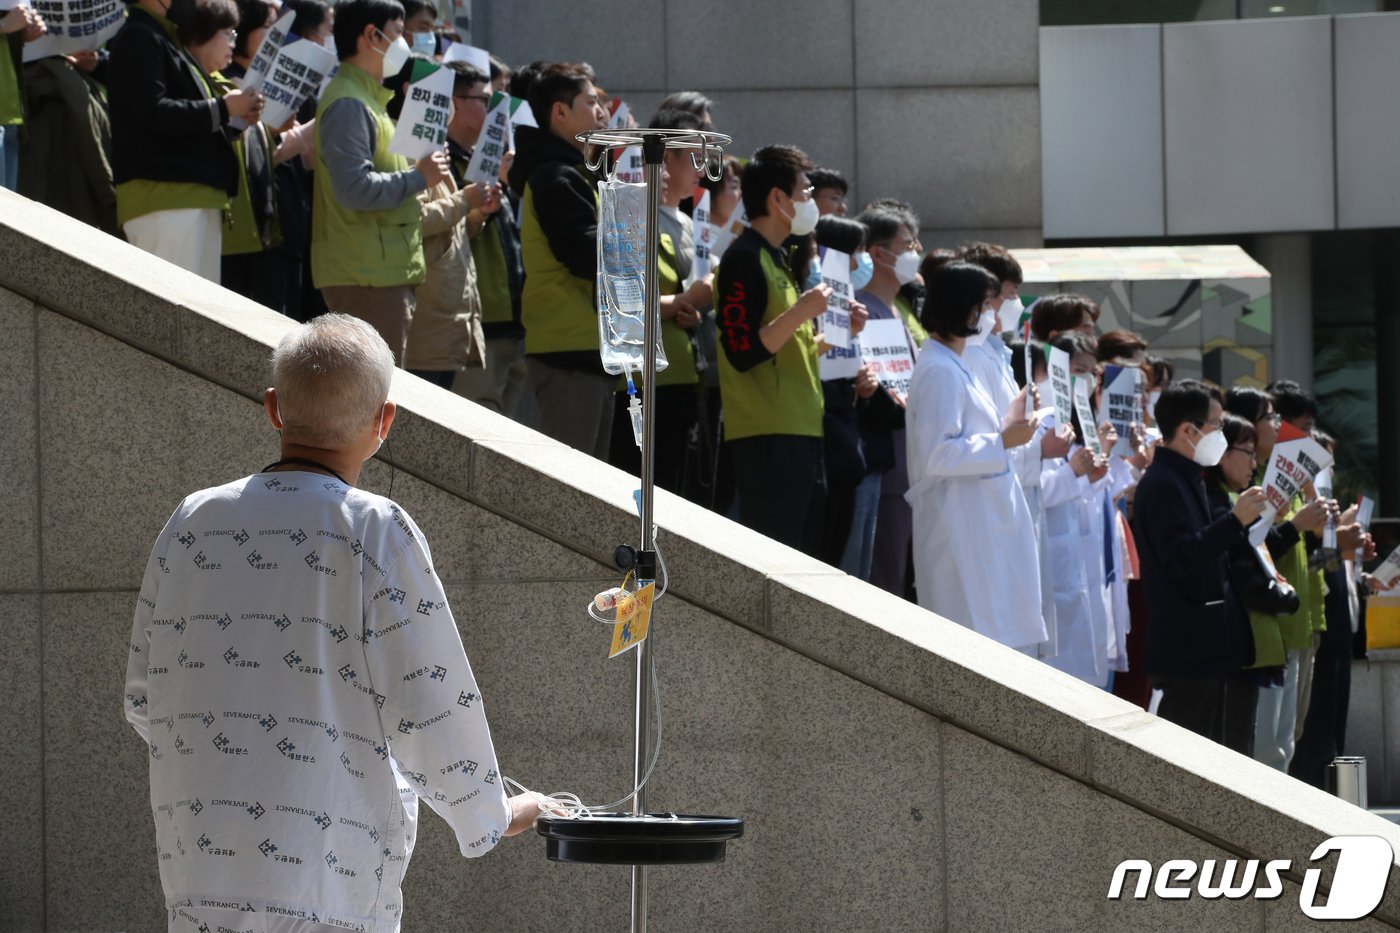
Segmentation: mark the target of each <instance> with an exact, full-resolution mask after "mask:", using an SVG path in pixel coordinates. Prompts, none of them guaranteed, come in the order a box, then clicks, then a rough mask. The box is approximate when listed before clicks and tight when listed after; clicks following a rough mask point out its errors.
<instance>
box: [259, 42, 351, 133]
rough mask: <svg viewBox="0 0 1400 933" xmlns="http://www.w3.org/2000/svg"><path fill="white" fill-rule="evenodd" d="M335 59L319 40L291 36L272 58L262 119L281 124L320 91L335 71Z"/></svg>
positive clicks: (267, 122) (264, 90) (276, 124)
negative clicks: (329, 75) (311, 40)
mask: <svg viewBox="0 0 1400 933" xmlns="http://www.w3.org/2000/svg"><path fill="white" fill-rule="evenodd" d="M335 66H336V59H335V54H334V53H332V52H331V51H330V50H329V49H327V48H326V47H325V46H323V45H321V44H320V43H319V42H310V41H308V40H306V39H298V38H296V37H295V36H293V37H291V38H290V39H289V40H288V41H287V43H286V44H285V45H283V46H282V48H281V49H279V50H278V51H277V55H276V56H275V57H274V58H273V60H272V67H271V68H270V69H269V70H268V74H267V78H266V79H265V80H264V81H263V83H262V89H261V90H262V95H263V112H262V122H263V123H265V124H266V125H268V126H282V125H283V124H284V123H286V122H287V121H288V120H290V119H291V118H292V117H293V116H295V115H296V112H297V111H298V110H300V109H301V105H302V104H304V103H306V101H307V99H308V98H310V97H311V96H312V95H314V94H317V93H319V91H320V88H321V86H322V84H324V83H325V81H326V76H327V75H328V74H330V72H332V71H333V70H335Z"/></svg>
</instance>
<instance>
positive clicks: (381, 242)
mask: <svg viewBox="0 0 1400 933" xmlns="http://www.w3.org/2000/svg"><path fill="white" fill-rule="evenodd" d="M393 96H394V95H393V92H392V91H390V90H388V89H387V88H385V87H383V86H382V85H381V84H380V83H379V82H378V81H376V80H375V79H374V78H372V77H370V75H369V74H368V73H367V72H365V71H364V70H363V69H360V68H357V67H355V66H354V65H350V64H342V65H341V67H340V70H339V71H337V72H336V73H335V77H334V78H332V79H331V83H330V86H329V87H327V88H326V93H325V94H324V95H323V96H322V97H321V102H320V104H318V105H317V107H316V116H317V120H316V175H315V186H314V190H313V196H312V211H311V278H312V281H314V282H315V283H316V287H317V288H325V287H326V286H328V285H367V286H381V287H382V286H390V285H419V284H422V282H423V281H424V280H425V279H426V278H427V274H428V273H427V265H426V263H425V262H424V259H423V222H422V209H421V207H420V205H419V203H418V198H417V197H416V196H414V195H409V196H408V197H406V198H404V200H403V203H401V204H399V205H398V206H396V207H392V208H389V209H388V210H381V211H352V210H350V209H349V208H345V207H342V206H341V205H340V202H339V201H338V200H337V199H336V196H335V192H334V191H333V190H332V189H331V178H330V171H329V170H328V169H327V168H326V164H325V160H324V158H323V156H322V153H324V152H325V145H324V144H323V142H322V140H321V121H320V119H319V118H320V116H321V114H323V113H325V112H326V108H327V107H329V106H330V105H331V104H333V103H335V102H336V101H338V100H341V99H343V98H349V99H350V100H357V101H359V102H360V103H362V104H364V105H365V108H366V109H367V110H368V111H369V113H370V118H371V119H372V120H373V121H374V157H373V165H374V170H375V171H376V172H384V173H393V172H403V171H406V170H408V169H409V168H411V167H412V166H411V165H410V164H409V161H408V159H406V158H404V157H403V156H401V155H395V154H394V153H392V152H390V151H389V141H390V140H391V139H392V138H393V136H394V122H393V121H392V120H390V119H389V114H388V113H387V112H386V111H385V109H384V105H385V104H387V103H388V102H389V100H390V99H391V98H392V97H393Z"/></svg>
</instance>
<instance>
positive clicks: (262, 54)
mask: <svg viewBox="0 0 1400 933" xmlns="http://www.w3.org/2000/svg"><path fill="white" fill-rule="evenodd" d="M296 18H297V14H296V11H294V10H288V11H287V12H286V13H285V14H283V15H282V16H280V17H279V18H278V19H277V22H275V23H273V24H272V25H271V26H269V27H268V28H267V32H265V33H263V40H262V42H260V43H258V50H257V51H256V52H255V53H253V60H252V61H251V62H249V63H248V70H247V71H246V72H245V73H244V75H243V77H242V78H241V79H240V80H239V82H238V86H239V87H241V88H242V89H243V90H245V91H256V90H258V89H260V88H261V87H262V86H263V82H264V81H266V80H267V76H268V75H269V74H270V73H271V72H272V62H273V60H274V59H275V58H276V57H277V53H278V52H280V51H281V50H282V46H283V45H285V44H286V42H287V36H288V35H289V34H290V33H291V31H292V22H293V21H294V20H296Z"/></svg>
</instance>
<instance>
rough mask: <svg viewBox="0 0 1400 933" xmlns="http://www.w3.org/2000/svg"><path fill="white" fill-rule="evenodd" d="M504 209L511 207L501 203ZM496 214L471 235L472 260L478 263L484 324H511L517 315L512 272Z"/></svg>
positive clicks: (482, 321)
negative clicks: (513, 308) (508, 267)
mask: <svg viewBox="0 0 1400 933" xmlns="http://www.w3.org/2000/svg"><path fill="white" fill-rule="evenodd" d="M501 210H503V211H507V210H510V206H509V205H508V204H506V203H504V202H502V205H501ZM500 222H501V221H499V220H497V219H496V217H495V215H492V216H490V217H488V218H486V224H485V225H484V226H483V227H482V228H481V229H480V230H478V231H477V234H476V236H474V237H472V261H473V262H474V263H476V292H477V294H478V295H480V296H481V323H483V324H509V323H510V322H511V320H512V318H513V317H514V315H513V314H512V312H511V307H510V272H509V271H508V270H507V269H506V253H505V250H503V249H501V232H500V230H498V229H497V228H496V224H498V223H500Z"/></svg>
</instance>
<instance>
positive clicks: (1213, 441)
mask: <svg viewBox="0 0 1400 933" xmlns="http://www.w3.org/2000/svg"><path fill="white" fill-rule="evenodd" d="M1229 447H1230V442H1229V441H1227V440H1226V439H1225V432H1224V431H1211V432H1210V433H1209V434H1206V435H1204V436H1202V437H1201V439H1200V440H1199V441H1197V442H1196V449H1195V450H1193V451H1192V452H1191V459H1192V460H1194V461H1196V464H1197V465H1198V466H1203V467H1213V466H1215V465H1216V464H1218V463H1219V462H1220V458H1221V457H1223V456H1225V451H1226V450H1228V449H1229Z"/></svg>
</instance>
